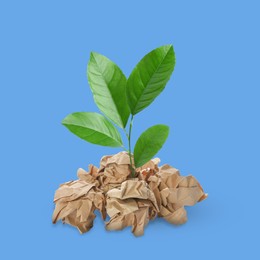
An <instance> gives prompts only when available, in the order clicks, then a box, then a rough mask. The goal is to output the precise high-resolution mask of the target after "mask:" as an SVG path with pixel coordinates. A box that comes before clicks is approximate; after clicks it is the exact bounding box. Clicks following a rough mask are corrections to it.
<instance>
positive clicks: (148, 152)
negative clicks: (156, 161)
mask: <svg viewBox="0 0 260 260" xmlns="http://www.w3.org/2000/svg"><path fill="white" fill-rule="evenodd" d="M168 134H169V127H168V126H166V125H155V126H152V127H150V128H148V129H147V130H146V131H144V132H143V133H142V134H141V136H140V137H139V138H138V140H137V142H136V145H135V148H134V161H135V167H136V168H138V167H141V166H142V165H144V164H145V163H147V162H148V161H149V160H151V159H152V158H153V157H154V156H155V155H156V153H157V152H158V151H159V150H160V149H161V148H162V146H163V144H164V143H165V141H166V139H167V137H168Z"/></svg>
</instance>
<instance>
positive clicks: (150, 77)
mask: <svg viewBox="0 0 260 260" xmlns="http://www.w3.org/2000/svg"><path fill="white" fill-rule="evenodd" d="M174 65H175V54H174V51H173V47H172V45H165V46H162V47H159V48H157V49H155V50H153V51H151V52H150V53H148V54H147V55H146V56H144V58H143V59H142V60H141V61H140V62H139V63H138V64H137V66H136V67H135V68H134V70H133V71H132V73H131V75H130V76H129V79H128V80H127V88H126V93H127V101H128V104H129V107H130V110H131V113H132V114H133V115H135V114H137V113H139V112H140V111H142V110H143V109H144V108H146V107H147V106H149V105H150V104H151V103H152V102H153V100H154V99H155V98H156V97H157V96H158V95H159V94H160V93H161V92H162V91H163V89H164V88H165V85H166V83H167V82H168V80H169V79H170V76H171V74H172V72H173V69H174Z"/></svg>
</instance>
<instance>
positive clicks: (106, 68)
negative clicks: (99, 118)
mask: <svg viewBox="0 0 260 260" xmlns="http://www.w3.org/2000/svg"><path fill="white" fill-rule="evenodd" d="M87 75H88V81H89V85H90V88H91V91H92V93H93V95H94V100H95V103H96V104H97V106H98V108H99V109H100V111H101V112H102V113H104V115H105V116H107V117H108V118H109V119H110V120H111V121H113V122H114V123H115V124H116V125H118V126H119V127H121V128H125V126H126V124H127V121H128V117H129V114H130V109H129V107H128V104H127V99H126V77H125V75H124V74H123V72H122V71H121V70H120V68H119V67H118V66H117V65H116V64H115V63H113V62H112V61H111V60H109V59H108V58H107V57H105V56H103V55H101V54H98V53H96V52H91V54H90V60H89V63H88V69H87Z"/></svg>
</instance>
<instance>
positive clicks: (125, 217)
mask: <svg viewBox="0 0 260 260" xmlns="http://www.w3.org/2000/svg"><path fill="white" fill-rule="evenodd" d="M159 163H160V159H159V158H154V159H152V160H151V161H149V162H147V163H146V164H145V165H143V166H142V167H140V168H137V169H136V173H135V176H134V178H133V177H132V176H131V170H130V160H129V155H128V153H126V152H120V153H118V154H115V155H109V156H103V157H102V158H101V161H100V167H99V168H97V167H96V166H94V165H89V170H88V172H86V171H85V170H83V169H81V168H80V169H79V170H78V173H77V175H78V178H79V179H78V180H76V181H71V182H67V183H64V184H62V185H61V186H60V187H59V189H58V190H57V191H56V193H55V197H54V203H55V204H56V206H55V210H54V213H53V223H56V222H57V221H58V220H59V219H61V220H62V221H63V223H67V224H70V225H72V226H75V227H77V228H78V230H79V231H80V232H81V233H85V232H87V231H88V230H89V229H90V228H91V227H92V226H93V220H94V219H95V214H94V211H95V210H96V209H98V210H99V211H100V212H101V215H102V217H103V219H104V220H105V218H106V214H108V216H109V217H110V220H109V221H108V222H106V223H105V225H106V229H107V230H121V229H123V228H124V227H127V226H131V227H132V232H133V234H134V235H135V236H141V235H143V234H144V228H145V226H146V225H147V224H148V223H149V221H150V220H152V219H154V218H156V216H158V217H163V218H164V219H165V220H166V221H168V222H170V223H172V224H175V225H178V224H183V223H185V222H186V221H187V213H186V210H185V208H184V207H185V206H192V205H194V204H196V203H197V202H199V201H202V200H204V199H205V198H206V197H207V194H205V193H204V191H203V189H202V187H201V186H200V184H199V183H198V181H197V180H196V179H195V178H194V177H193V176H191V175H189V176H181V175H180V173H179V171H178V170H177V169H175V168H173V167H171V166H170V165H168V164H165V165H163V166H161V167H159V166H158V164H159Z"/></svg>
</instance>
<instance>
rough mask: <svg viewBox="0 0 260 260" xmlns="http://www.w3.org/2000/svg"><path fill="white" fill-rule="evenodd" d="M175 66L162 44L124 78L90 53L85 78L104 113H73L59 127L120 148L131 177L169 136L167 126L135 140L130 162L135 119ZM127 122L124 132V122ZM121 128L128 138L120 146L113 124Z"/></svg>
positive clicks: (168, 47)
mask: <svg viewBox="0 0 260 260" xmlns="http://www.w3.org/2000/svg"><path fill="white" fill-rule="evenodd" d="M174 65H175V54H174V50H173V46H172V45H164V46H161V47H159V48H157V49H154V50H153V51H151V52H150V53H148V54H147V55H145V56H144V57H143V58H142V59H141V61H140V62H139V63H138V64H137V65H136V67H135V68H134V69H133V71H132V73H131V74H130V76H129V78H128V79H127V78H126V77H125V75H124V74H123V72H122V71H121V69H120V68H119V67H118V66H117V65H116V64H115V63H113V62H112V61H111V60H109V59H108V58H107V57H105V56H103V55H101V54H98V53H96V52H91V54H90V60H89V63H88V69H87V76H88V82H89V85H90V88H91V91H92V93H93V96H94V100H95V103H96V105H97V106H98V108H99V110H100V111H101V112H102V113H103V114H104V116H103V115H101V114H99V113H92V112H76V113H72V114H70V115H68V116H67V117H66V118H65V119H64V120H63V121H62V124H63V125H64V126H66V127H67V128H68V129H69V130H70V131H71V132H72V133H74V134H75V135H77V136H78V137H80V138H82V139H84V140H85V141H88V142H90V143H93V144H97V145H103V146H110V147H122V148H124V149H125V150H128V153H129V157H130V165H131V170H132V176H134V174H135V168H138V167H140V166H142V165H144V164H145V163H146V162H148V161H149V160H150V159H152V157H153V156H155V154H156V153H157V152H158V151H159V150H160V149H161V148H162V146H163V144H164V143H165V141H166V139H167V137H168V134H169V127H168V126H166V125H161V124H159V125H154V126H152V127H150V128H148V129H147V130H146V131H144V132H143V133H142V134H141V136H140V137H139V138H138V140H137V142H136V144H135V147H134V151H133V157H134V164H133V161H132V148H131V133H132V126H133V120H134V116H135V115H136V114H138V113H139V112H141V111H142V110H143V109H145V108H146V107H148V106H149V105H150V104H151V103H152V102H153V100H154V99H155V98H156V97H157V96H158V95H159V94H160V93H161V92H162V91H163V89H164V88H165V86H166V83H167V82H168V80H169V79H170V76H171V74H172V72H173V69H174ZM129 117H130V123H129V127H128V131H127V122H128V120H129ZM113 123H114V124H115V125H116V126H118V127H120V128H122V129H123V130H124V132H125V134H126V136H127V139H128V149H126V148H125V146H124V145H123V142H122V139H121V136H120V133H119V132H118V130H117V128H116V127H115V126H114V124H113Z"/></svg>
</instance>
